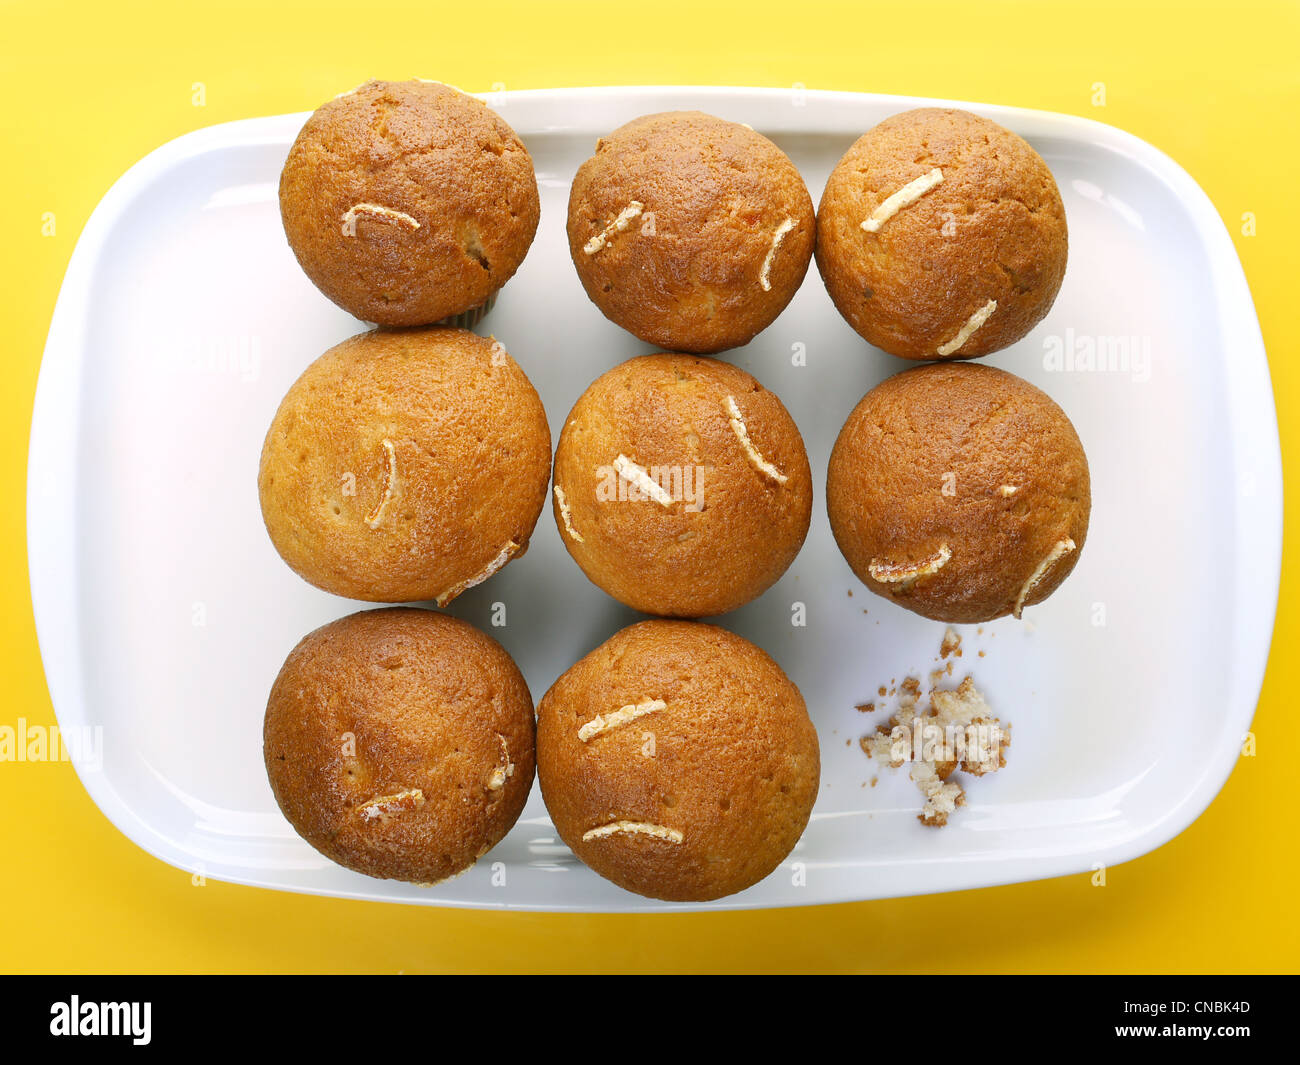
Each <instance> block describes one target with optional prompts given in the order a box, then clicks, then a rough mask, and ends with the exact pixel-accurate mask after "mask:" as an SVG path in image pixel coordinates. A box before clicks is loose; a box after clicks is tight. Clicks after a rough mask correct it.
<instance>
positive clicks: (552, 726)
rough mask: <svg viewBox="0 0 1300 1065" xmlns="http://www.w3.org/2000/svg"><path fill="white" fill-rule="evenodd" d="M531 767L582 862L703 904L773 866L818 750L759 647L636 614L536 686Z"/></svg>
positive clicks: (799, 701)
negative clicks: (539, 689)
mask: <svg viewBox="0 0 1300 1065" xmlns="http://www.w3.org/2000/svg"><path fill="white" fill-rule="evenodd" d="M537 771H538V777H539V779H540V781H541V785H542V796H543V798H545V800H546V808H547V809H548V810H549V811H550V814H551V820H552V821H553V822H554V823H555V828H556V831H557V832H559V834H560V838H561V839H563V840H564V842H565V843H567V844H568V845H569V847H571V848H572V849H573V852H574V853H575V854H577V856H578V857H579V858H581V859H582V860H583V861H584V862H586V864H587V865H589V866H590V867H591V868H592V869H594V870H595V871H596V872H597V873H599V874H600V875H601V876H603V877H605V878H606V879H608V880H612V881H613V882H614V883H616V884H618V885H619V886H620V887H623V888H626V889H627V890H628V891H635V892H636V893H637V894H639V895H647V896H649V897H651V898H656V899H669V900H673V901H692V902H698V901H705V900H707V899H716V898H721V897H722V896H723V895H730V894H733V893H734V892H737V891H743V890H744V889H745V888H747V887H749V886H751V885H753V884H756V883H758V881H760V880H762V879H763V878H764V877H765V876H767V875H768V874H769V873H770V872H772V870H774V869H775V868H776V867H777V866H778V865H780V863H781V862H782V861H783V860H784V859H785V857H786V855H788V854H789V853H790V851H791V849H792V848H793V847H794V845H795V843H797V842H798V840H799V837H800V835H801V834H802V833H803V830H804V826H805V825H807V823H808V816H809V814H810V813H811V812H812V807H813V802H814V800H815V799H816V798H817V788H818V784H819V781H820V774H821V762H820V755H819V752H818V746H817V732H816V730H815V729H814V728H813V724H812V721H810V720H809V718H808V711H807V709H806V708H805V706H804V701H803V697H802V696H801V695H800V694H799V689H798V688H796V687H795V686H794V684H792V683H791V682H790V680H789V678H788V677H786V675H785V674H784V673H783V672H782V671H781V667H780V666H778V665H777V664H776V663H775V662H774V661H772V659H771V658H769V657H768V656H767V655H766V654H765V653H764V652H763V651H761V650H760V649H759V648H757V647H755V646H754V645H753V644H752V643H750V642H749V641H748V640H744V639H741V638H740V637H739V636H736V635H734V634H732V633H730V632H727V631H726V630H725V629H720V628H716V627H715V626H713V625H704V624H701V623H699V622H691V621H643V622H641V623H640V624H637V625H632V626H630V627H628V628H626V629H623V630H622V631H621V632H618V633H616V634H615V635H614V636H612V637H611V638H610V639H609V640H607V641H606V642H605V643H603V644H602V645H601V646H600V647H598V648H596V650H594V651H592V652H591V653H590V654H589V655H587V656H586V657H585V658H583V659H582V660H581V661H580V662H578V663H577V664H576V665H575V666H573V667H572V668H571V669H569V670H568V671H567V672H566V673H565V674H564V675H563V676H562V677H560V679H559V680H557V681H556V682H555V684H554V685H553V686H552V687H551V690H550V691H548V692H547V693H546V695H545V696H543V698H542V701H541V703H540V704H539V706H538V708H537Z"/></svg>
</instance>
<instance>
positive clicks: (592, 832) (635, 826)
mask: <svg viewBox="0 0 1300 1065" xmlns="http://www.w3.org/2000/svg"><path fill="white" fill-rule="evenodd" d="M618 833H627V834H628V835H635V836H650V837H651V838H653V839H662V840H664V841H665V842H668V843H680V842H681V841H682V839H683V837H682V834H681V832H679V831H678V830H677V829H675V828H668V827H667V826H665V825H652V824H650V823H649V822H648V821H611V822H610V823H609V824H607V825H600V826H598V827H597V828H589V829H587V831H586V832H584V833H583V834H582V842H583V843H588V842H590V841H591V840H593V839H602V838H604V837H605V836H613V835H616V834H618Z"/></svg>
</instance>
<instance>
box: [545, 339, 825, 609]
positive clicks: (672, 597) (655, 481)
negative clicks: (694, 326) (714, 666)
mask: <svg viewBox="0 0 1300 1065" xmlns="http://www.w3.org/2000/svg"><path fill="white" fill-rule="evenodd" d="M552 504H553V509H554V512H555V522H556V525H557V526H558V527H559V530H560V539H561V540H563V541H564V546H565V547H567V548H568V550H569V554H570V555H572V556H573V558H574V561H576V562H577V563H578V565H579V566H580V567H581V568H582V571H583V572H584V573H585V574H586V575H587V577H588V578H590V580H591V581H592V582H593V583H594V584H596V585H598V586H599V587H600V588H602V589H604V590H605V591H606V592H607V593H609V594H610V595H612V596H613V597H614V598H615V599H617V600H619V602H622V603H625V604H627V605H628V606H630V607H633V608H634V609H636V610H640V611H643V612H644V613H647V614H661V615H667V616H672V617H703V616H707V615H711V614H722V613H724V612H726V611H728V610H734V609H735V608H736V607H738V606H740V605H742V604H743V603H747V602H749V601H750V600H751V599H754V598H755V597H757V596H758V595H761V594H762V593H763V592H764V591H766V590H767V589H768V588H769V587H770V586H771V585H772V584H774V583H775V582H776V580H777V579H778V578H779V577H780V576H781V574H782V573H784V572H785V571H786V569H787V568H788V567H789V565H790V563H791V562H792V561H794V557H795V555H797V554H798V553H799V548H800V547H801V546H802V545H803V541H804V537H805V536H806V535H807V532H808V522H809V518H810V516H811V513H812V474H811V472H810V470H809V468H808V456H807V454H806V452H805V451H804V445H803V439H802V438H801V437H800V435H799V429H798V427H797V426H796V425H795V424H794V420H793V419H792V418H791V417H790V415H789V413H788V412H787V411H786V409H785V407H784V406H782V404H781V401H780V400H779V399H778V398H777V397H776V395H775V394H774V393H772V392H769V391H767V390H766V389H765V388H763V386H762V385H760V384H759V383H758V382H757V381H756V380H754V378H753V377H751V376H750V375H749V374H747V373H746V372H745V371H744V370H740V369H737V368H736V367H735V366H731V365H729V364H728V363H724V362H719V361H718V360H716V359H709V358H705V357H702V356H696V355H668V354H658V355H643V356H641V357H639V358H635V359H630V360H628V361H627V362H625V363H623V364H622V365H620V366H616V367H614V369H612V370H610V371H609V372H608V373H606V374H604V375H602V376H601V377H599V378H597V380H596V381H595V382H594V383H593V384H592V385H591V387H590V388H588V389H587V391H586V392H584V393H583V394H582V397H581V398H580V399H579V400H578V402H577V403H576V404H575V405H574V407H573V410H572V411H570V413H569V417H568V418H567V419H565V423H564V429H563V430H562V432H561V433H560V442H559V446H558V447H557V448H556V452H555V488H554V491H553V492H552Z"/></svg>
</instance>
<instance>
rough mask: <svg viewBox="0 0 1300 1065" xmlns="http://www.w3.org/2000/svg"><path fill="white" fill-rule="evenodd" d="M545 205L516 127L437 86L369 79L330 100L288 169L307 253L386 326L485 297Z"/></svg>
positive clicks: (317, 277) (327, 288)
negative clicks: (542, 205) (540, 202)
mask: <svg viewBox="0 0 1300 1065" xmlns="http://www.w3.org/2000/svg"><path fill="white" fill-rule="evenodd" d="M539 211H540V205H539V201H538V196H537V179H536V175H535V174H534V173H533V161H532V159H531V157H530V156H529V154H528V151H527V150H526V149H525V148H524V146H523V143H522V142H521V141H520V140H519V138H518V137H517V136H516V135H515V132H514V130H512V129H511V128H510V127H509V126H508V125H507V124H506V123H505V122H504V121H503V120H502V119H501V118H500V117H499V116H497V115H496V114H495V113H493V112H492V111H491V110H489V109H488V108H487V106H486V105H485V104H483V103H482V102H481V101H479V100H477V99H475V98H474V97H472V96H467V95H465V94H464V93H462V92H458V91H457V90H455V89H453V88H451V87H449V86H447V85H442V84H439V83H437V82H430V81H403V82H390V81H369V82H366V84H364V85H362V86H361V87H360V88H358V89H355V90H353V91H352V92H349V93H344V94H343V95H342V96H339V97H337V98H336V99H334V100H331V101H330V102H329V103H327V104H325V105H324V106H322V107H320V108H319V109H318V110H317V111H316V112H315V113H314V114H313V115H312V116H311V117H310V118H309V119H308V120H307V123H306V125H304V126H303V128H302V131H301V132H300V133H299V134H298V138H297V140H295V141H294V143H293V147H292V148H291V149H290V150H289V157H288V159H287V160H286V161H285V164H284V170H283V172H282V173H281V175H280V212H281V216H282V218H283V221H284V229H285V234H286V235H287V237H288V238H289V244H290V246H291V247H292V248H293V252H294V254H295V255H296V256H297V257H298V262H299V263H300V264H301V265H302V268H303V269H304V270H305V271H306V272H307V275H308V276H309V277H310V278H311V279H312V281H314V282H315V283H316V285H317V287H318V288H320V290H321V291H322V292H323V293H324V294H325V295H326V296H328V297H329V298H330V299H331V300H333V301H334V302H335V303H337V304H338V305H339V306H340V307H342V308H343V309H344V310H347V311H350V312H351V313H352V314H354V315H356V316H357V317H358V318H362V319H364V320H366V321H370V322H377V323H379V324H380V325H397V326H403V325H427V324H430V323H433V322H437V321H440V320H442V319H443V318H446V317H448V316H451V315H455V314H460V313H461V312H463V311H466V310H469V309H470V308H473V307H476V306H478V305H479V304H481V303H483V302H484V301H485V300H486V299H487V298H488V297H489V296H491V295H492V294H493V293H494V292H496V290H497V289H499V288H500V287H501V286H502V285H503V284H505V282H506V281H508V280H509V279H510V277H511V275H513V274H514V272H515V270H517V269H518V267H519V264H520V263H521V262H523V259H524V255H525V254H526V253H527V251H528V248H529V245H530V244H531V243H532V240H533V235H534V233H535V232H536V230H537V220H538V215H539Z"/></svg>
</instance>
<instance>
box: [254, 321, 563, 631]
mask: <svg viewBox="0 0 1300 1065" xmlns="http://www.w3.org/2000/svg"><path fill="white" fill-rule="evenodd" d="M550 445H551V437H550V429H549V428H548V426H547V424H546V412H545V411H544V410H543V408H542V402H541V400H540V399H539V398H538V396H537V392H536V390H535V389H534V388H533V386H532V384H531V383H530V382H529V380H528V378H527V377H526V376H525V375H524V372H523V370H521V369H520V368H519V366H518V364H517V363H516V362H515V361H514V359H512V358H511V357H510V355H509V353H508V352H507V351H506V350H505V347H504V346H503V345H502V344H500V343H499V342H496V341H493V340H488V339H485V338H483V337H480V336H476V335H475V334H473V333H470V332H468V331H466V330H463V329H422V330H409V331H399V332H387V331H373V332H369V333H362V334H360V335H358V336H355V337H352V338H350V339H348V340H345V341H343V343H341V344H338V345H336V346H335V347H333V348H331V349H330V350H329V351H327V352H326V353H325V354H324V355H322V356H321V357H320V358H319V359H317V360H316V361H315V362H314V363H312V365H311V366H309V367H308V368H307V370H306V371H305V372H304V373H303V375H302V376H301V377H300V378H298V380H297V381H296V382H295V383H294V384H293V386H292V387H291V388H290V389H289V392H288V394H287V395H286V396H285V397H284V400H283V402H282V403H281V404H280V409H279V410H278V411H277V412H276V414H275V418H274V420H273V421H272V423H271V428H270V430H269V431H268V433H267V436H266V443H265V445H264V446H263V449H262V460H261V468H260V471H259V475H258V491H259V494H260V497H261V504H262V516H263V518H264V519H265V521H266V528H267V531H268V532H269V533H270V535H271V539H272V541H273V542H274V544H275V547H276V549H277V550H278V551H279V552H280V554H281V556H283V558H284V560H285V561H286V562H287V563H288V564H289V565H290V566H291V567H292V568H293V569H294V570H296V571H297V572H298V573H299V574H300V575H301V576H302V577H303V578H304V579H306V580H308V581H310V582H311V583H312V584H314V585H316V586H317V587H319V588H324V589H325V590H326V591H329V592H333V593H334V594H335V595H344V596H347V597H349V598H352V599H364V600H368V601H371V602H381V603H398V602H414V601H417V600H436V601H437V602H438V604H439V605H440V606H442V605H445V604H446V603H448V602H450V601H451V600H452V599H454V598H455V597H456V596H457V595H459V594H460V593H461V592H462V591H464V590H465V589H466V588H468V587H472V586H473V585H475V584H477V583H479V582H480V581H482V580H485V579H486V578H487V577H490V576H491V575H492V574H493V573H495V572H496V571H497V570H498V569H500V568H501V566H503V565H504V564H505V563H506V562H508V561H509V560H510V559H511V558H514V557H518V556H519V555H522V554H523V552H524V550H525V548H526V547H527V545H528V539H529V536H530V535H531V534H532V530H533V526H534V524H535V523H536V521H537V516H538V514H539V513H540V512H541V508H542V504H543V502H544V501H545V499H546V485H547V480H548V475H549V472H550Z"/></svg>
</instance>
